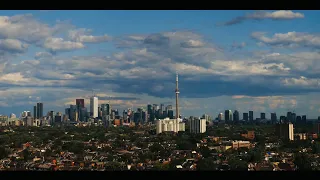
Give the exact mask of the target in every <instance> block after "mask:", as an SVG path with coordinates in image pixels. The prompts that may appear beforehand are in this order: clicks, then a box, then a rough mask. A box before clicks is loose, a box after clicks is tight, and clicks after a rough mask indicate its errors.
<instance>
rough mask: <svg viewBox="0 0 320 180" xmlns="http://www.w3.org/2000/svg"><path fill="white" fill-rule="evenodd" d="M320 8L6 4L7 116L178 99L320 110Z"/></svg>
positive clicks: (185, 110) (199, 108) (2, 17)
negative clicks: (38, 7)
mask: <svg viewBox="0 0 320 180" xmlns="http://www.w3.org/2000/svg"><path fill="white" fill-rule="evenodd" d="M319 16H320V11H295V10H292V11H290V10H285V11H284V10H277V11H239V10H238V11H205V10H201V11H200V10H199V11H182V10H180V11H146V10H145V11H138V10H135V11H111V10H110V11H80V10H77V11H62V10H61V11H58V10H57V11H48V10H47V11H0V114H6V115H9V114H10V113H15V114H20V113H21V112H22V111H32V110H33V106H34V105H35V104H36V103H37V102H43V103H44V112H47V111H50V110H53V111H60V112H64V109H65V108H66V107H68V106H69V105H70V104H75V99H76V98H84V99H85V104H86V106H87V107H88V109H89V98H90V96H92V94H93V93H94V94H96V95H97V96H98V97H99V104H101V103H110V104H111V105H112V107H113V108H116V109H119V110H123V109H126V108H134V109H136V108H138V107H146V106H147V104H148V103H151V104H160V103H163V104H165V105H168V104H172V105H174V102H175V93H174V89H175V74H176V72H178V74H179V89H180V112H181V114H182V115H183V116H190V115H194V116H201V115H202V114H208V115H211V116H213V117H216V116H217V114H218V113H220V112H223V111H224V110H226V109H231V110H232V111H234V110H238V111H239V112H240V118H242V113H243V112H248V111H249V110H253V111H254V116H255V118H256V117H259V114H260V112H265V113H266V117H267V118H270V113H271V112H277V114H278V116H280V115H284V114H285V113H286V112H287V111H295V112H296V113H297V115H304V114H306V115H307V117H308V118H317V117H318V116H320V106H319V105H320V101H319V100H320V96H319V95H320V93H319V90H320V88H319V85H320V83H319V82H320V81H319V78H320V77H319V75H320V59H319V57H320V56H319V55H320V51H319V50H320V34H319V32H320V21H319V20H318V17H319Z"/></svg>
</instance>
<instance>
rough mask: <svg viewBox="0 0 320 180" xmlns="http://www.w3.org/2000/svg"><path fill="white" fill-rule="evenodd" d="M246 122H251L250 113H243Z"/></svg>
mask: <svg viewBox="0 0 320 180" xmlns="http://www.w3.org/2000/svg"><path fill="white" fill-rule="evenodd" d="M242 119H243V120H244V121H248V120H249V115H248V113H243V118H242Z"/></svg>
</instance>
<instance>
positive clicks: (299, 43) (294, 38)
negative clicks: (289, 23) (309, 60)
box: [251, 32, 320, 48]
mask: <svg viewBox="0 0 320 180" xmlns="http://www.w3.org/2000/svg"><path fill="white" fill-rule="evenodd" d="M251 36H252V37H253V38H254V39H256V40H258V41H260V42H262V43H264V44H268V45H275V46H280V47H312V48H313V47H314V48H319V47H320V36H319V35H316V34H308V33H299V32H288V33H276V34H274V35H273V36H272V37H267V36H266V33H264V32H254V33H252V35H251Z"/></svg>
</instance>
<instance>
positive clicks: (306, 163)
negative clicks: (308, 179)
mask: <svg viewBox="0 0 320 180" xmlns="http://www.w3.org/2000/svg"><path fill="white" fill-rule="evenodd" d="M293 163H294V164H295V165H296V166H297V167H298V170H302V171H303V170H311V169H312V167H311V162H310V159H309V158H308V156H307V155H306V154H304V153H296V154H295V155H294V161H293Z"/></svg>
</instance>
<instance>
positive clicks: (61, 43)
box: [43, 38, 85, 52]
mask: <svg viewBox="0 0 320 180" xmlns="http://www.w3.org/2000/svg"><path fill="white" fill-rule="evenodd" d="M43 46H44V48H46V49H49V50H51V51H54V52H55V51H70V50H75V49H82V48H84V47H85V46H84V45H83V44H82V43H81V42H72V41H65V40H63V39H62V38H47V39H46V40H45V42H44V44H43Z"/></svg>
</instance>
